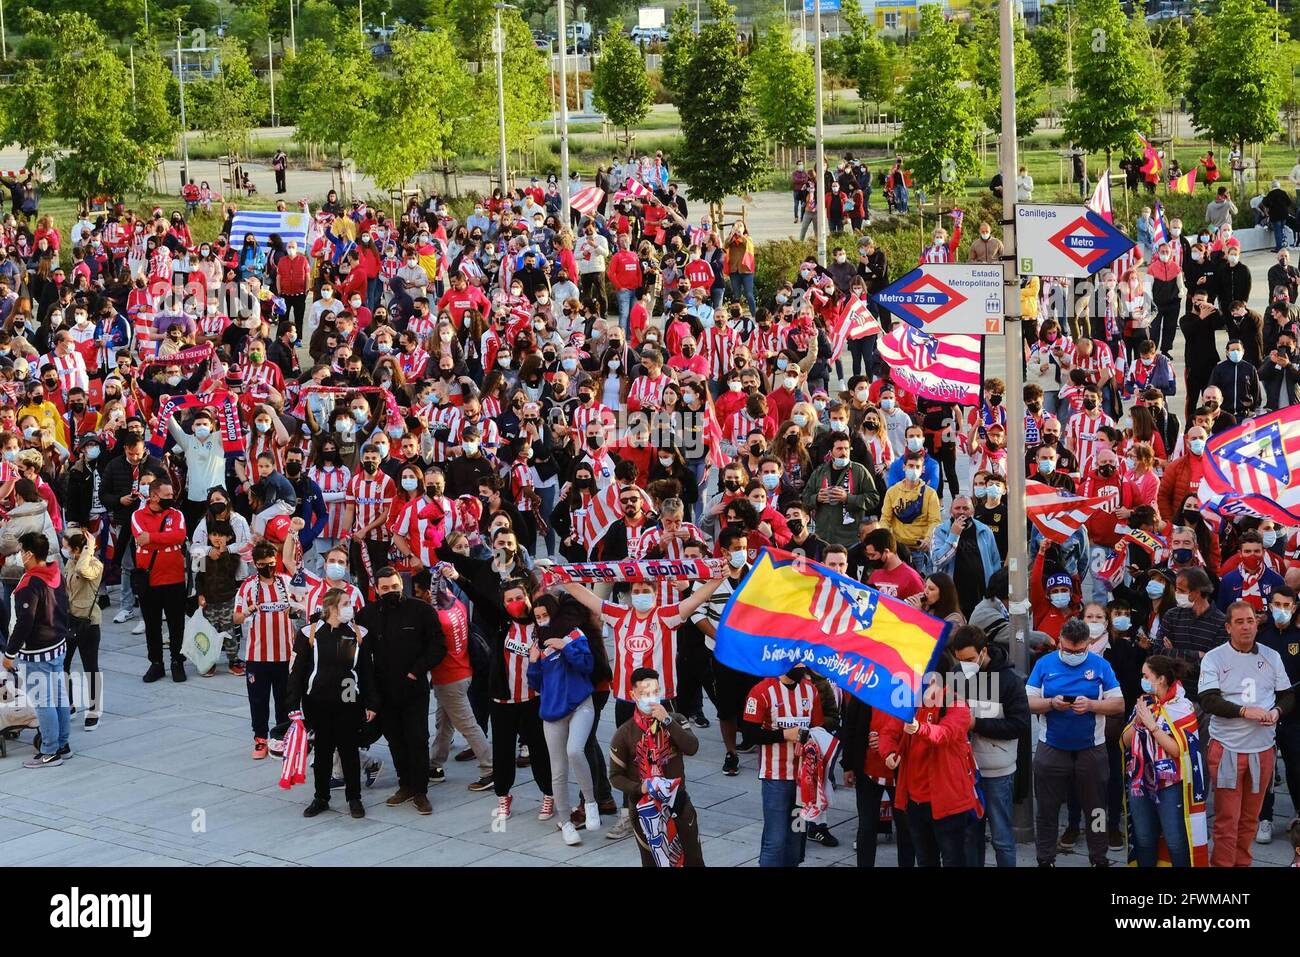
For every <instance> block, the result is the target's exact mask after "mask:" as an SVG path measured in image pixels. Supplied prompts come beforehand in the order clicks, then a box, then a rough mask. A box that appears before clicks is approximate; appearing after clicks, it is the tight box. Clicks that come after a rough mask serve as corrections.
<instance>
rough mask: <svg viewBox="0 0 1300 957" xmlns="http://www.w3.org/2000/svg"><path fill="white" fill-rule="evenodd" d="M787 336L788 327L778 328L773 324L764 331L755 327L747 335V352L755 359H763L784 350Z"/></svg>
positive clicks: (788, 332)
mask: <svg viewBox="0 0 1300 957" xmlns="http://www.w3.org/2000/svg"><path fill="white" fill-rule="evenodd" d="M789 335H790V329H789V327H788V326H778V325H776V324H775V323H773V324H772V326H771V328H769V329H767V330H766V331H764V330H763V329H760V328H759V327H758V326H755V327H754V331H753V332H751V333H750V334H749V351H750V352H751V353H753V354H754V355H755V356H756V357H757V358H759V359H765V358H767V356H768V355H770V354H775V353H778V352H780V351H781V350H782V349H784V348H785V342H786V338H787V337H788V336H789Z"/></svg>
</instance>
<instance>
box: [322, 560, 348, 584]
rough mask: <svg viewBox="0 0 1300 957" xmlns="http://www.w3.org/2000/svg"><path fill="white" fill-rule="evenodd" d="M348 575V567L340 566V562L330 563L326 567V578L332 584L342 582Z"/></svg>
mask: <svg viewBox="0 0 1300 957" xmlns="http://www.w3.org/2000/svg"><path fill="white" fill-rule="evenodd" d="M347 574H348V569H347V566H346V565H340V564H339V563H338V562H330V563H329V564H327V565H326V566H325V577H326V578H328V579H329V580H330V581H332V582H338V581H342V580H343V579H344V578H346V577H347Z"/></svg>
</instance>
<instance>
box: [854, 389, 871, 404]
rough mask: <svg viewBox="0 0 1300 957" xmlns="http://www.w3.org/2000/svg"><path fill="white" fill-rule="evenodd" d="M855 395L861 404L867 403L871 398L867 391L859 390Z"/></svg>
mask: <svg viewBox="0 0 1300 957" xmlns="http://www.w3.org/2000/svg"><path fill="white" fill-rule="evenodd" d="M853 395H854V397H855V398H856V399H857V400H858V401H859V402H866V401H867V399H868V398H869V397H870V396H871V393H870V392H869V391H868V390H866V389H857V390H855V391H854V393H853Z"/></svg>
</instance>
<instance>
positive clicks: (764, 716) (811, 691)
mask: <svg viewBox="0 0 1300 957" xmlns="http://www.w3.org/2000/svg"><path fill="white" fill-rule="evenodd" d="M745 720H746V721H752V722H754V723H755V724H761V725H762V726H763V727H764V728H765V729H767V730H769V731H770V730H773V729H777V730H783V729H785V728H806V729H808V730H812V729H813V728H817V727H821V723H822V703H821V698H820V697H819V696H818V694H817V688H816V687H815V686H814V685H813V683H812V681H811V680H809V679H808V678H805V679H803V680H802V681H800V682H799V683H798V684H797V685H785V684H782V682H781V679H780V678H764V679H763V680H762V681H760V682H759V683H758V684H756V685H754V687H753V688H752V689H751V690H750V692H749V698H748V699H746V701H745ZM798 771H799V745H798V744H797V743H796V742H793V741H780V742H778V743H776V744H761V745H759V747H758V776H759V778H760V779H762V780H765V781H793V780H794V779H795V775H796V774H797V773H798Z"/></svg>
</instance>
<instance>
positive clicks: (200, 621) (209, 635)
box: [181, 608, 225, 674]
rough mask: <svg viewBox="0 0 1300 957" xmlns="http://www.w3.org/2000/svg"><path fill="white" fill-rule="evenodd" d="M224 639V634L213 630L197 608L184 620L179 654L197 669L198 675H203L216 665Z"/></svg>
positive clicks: (201, 611) (200, 609)
mask: <svg viewBox="0 0 1300 957" xmlns="http://www.w3.org/2000/svg"><path fill="white" fill-rule="evenodd" d="M224 637H225V632H221V631H217V630H216V629H214V628H213V627H212V624H211V622H209V621H208V619H207V618H206V617H205V616H204V614H203V609H202V608H199V609H197V610H196V611H195V612H194V614H192V615H190V617H189V618H187V619H186V620H185V639H184V640H183V641H182V642H181V654H182V655H184V656H185V657H186V658H188V659H189V660H190V662H191V663H192V664H193V665H194V667H196V668H198V669H199V674H205V673H207V672H208V671H211V670H212V666H213V665H214V664H216V663H217V656H218V655H220V654H221V642H222V639H223V638H224Z"/></svg>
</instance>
